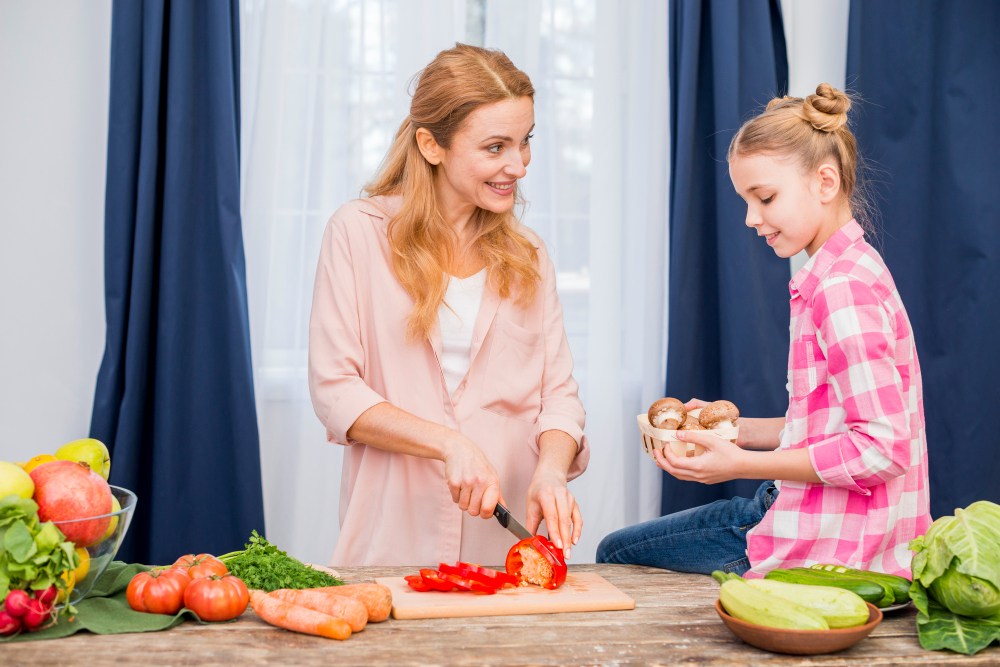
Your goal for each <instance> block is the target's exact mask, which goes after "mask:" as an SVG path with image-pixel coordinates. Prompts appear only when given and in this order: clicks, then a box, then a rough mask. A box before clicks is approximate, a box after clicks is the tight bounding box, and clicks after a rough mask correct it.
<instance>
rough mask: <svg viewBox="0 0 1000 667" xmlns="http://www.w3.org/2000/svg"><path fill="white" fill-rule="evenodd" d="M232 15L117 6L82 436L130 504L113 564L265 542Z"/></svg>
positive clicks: (192, 2)
mask: <svg viewBox="0 0 1000 667" xmlns="http://www.w3.org/2000/svg"><path fill="white" fill-rule="evenodd" d="M239 79H240V77H239V2H238V0H228V1H225V0H212V1H211V2H203V1H202V0H116V1H115V3H114V5H113V9H112V31H111V100H110V119H109V132H108V166H107V169H108V177H107V191H106V202H105V299H106V312H107V345H106V349H105V352H104V360H103V362H102V364H101V369H100V372H99V375H98V378H97V388H96V392H95V394H96V395H95V399H94V411H93V417H92V421H91V436H92V437H95V438H98V439H100V440H102V441H104V442H105V443H107V444H108V446H109V448H110V450H111V479H110V482H111V483H112V484H117V485H120V486H124V487H126V488H128V489H131V490H133V491H135V492H136V494H137V495H138V498H139V501H138V506H137V509H136V512H135V516H134V517H133V520H132V524H131V527H130V528H129V534H128V536H127V537H126V542H125V544H123V546H122V549H121V550H120V551H119V558H121V559H123V560H126V561H139V562H144V563H159V564H162V563H171V562H173V560H174V559H175V558H176V557H177V556H179V555H181V554H183V553H189V552H209V553H217V554H221V553H224V552H226V551H229V550H232V549H236V548H240V547H241V546H242V544H243V543H244V541H245V540H246V538H247V537H248V536H249V534H250V531H251V530H252V529H254V528H256V529H258V530H261V529H263V527H264V514H263V502H262V494H261V480H260V456H259V446H258V438H257V418H256V413H255V409H254V395H253V384H252V380H251V364H250V335H249V322H248V316H247V294H246V271H245V266H244V256H243V238H242V231H241V228H240V206H239V194H240V187H239V165H240V160H239V121H240V119H239V110H240V102H239Z"/></svg>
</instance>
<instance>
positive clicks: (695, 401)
mask: <svg viewBox="0 0 1000 667" xmlns="http://www.w3.org/2000/svg"><path fill="white" fill-rule="evenodd" d="M706 405H708V401H703V400H701V399H700V398H692V399H691V400H689V401H688V402H687V403H685V404H684V409H685V410H700V409H701V408H703V407H705V406H706Z"/></svg>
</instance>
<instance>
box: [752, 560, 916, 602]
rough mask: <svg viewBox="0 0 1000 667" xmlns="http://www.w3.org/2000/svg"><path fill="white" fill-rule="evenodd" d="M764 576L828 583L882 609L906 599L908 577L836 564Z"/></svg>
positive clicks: (808, 584)
mask: <svg viewBox="0 0 1000 667" xmlns="http://www.w3.org/2000/svg"><path fill="white" fill-rule="evenodd" d="M764 578H765V579H768V580H772V581H783V582H785V583H789V584H804V585H806V586H831V587H833V588H842V589H844V590H847V591H851V592H852V593H855V594H856V595H858V596H859V597H860V598H861V599H862V600H864V601H865V602H871V603H872V604H873V605H875V606H876V607H878V608H879V609H885V608H886V607H891V606H893V605H898V604H906V603H907V602H909V601H910V594H909V589H910V580H909V579H907V578H906V577H899V576H896V575H894V574H885V573H884V572H869V571H868V570H852V569H850V568H847V567H842V566H840V565H823V564H817V565H813V566H812V567H808V568H806V567H793V568H792V569H790V570H780V569H779V570H771V571H770V572H768V573H767V574H766V575H765V577H764Z"/></svg>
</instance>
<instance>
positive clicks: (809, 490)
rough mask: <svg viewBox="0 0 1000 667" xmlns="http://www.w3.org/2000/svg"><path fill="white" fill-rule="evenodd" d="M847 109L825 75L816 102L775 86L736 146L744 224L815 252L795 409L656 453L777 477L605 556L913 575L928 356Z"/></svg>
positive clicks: (797, 289)
mask: <svg viewBox="0 0 1000 667" xmlns="http://www.w3.org/2000/svg"><path fill="white" fill-rule="evenodd" d="M850 106H851V101H850V99H849V98H848V97H847V95H845V94H844V93H842V92H840V91H838V90H836V89H834V88H832V87H831V86H830V85H828V84H821V85H820V86H819V87H818V88H817V89H816V94H815V95H810V96H809V97H807V98H805V99H804V100H803V99H800V98H788V97H784V98H777V99H774V100H772V101H771V103H770V104H768V105H767V110H766V111H765V112H764V113H762V114H760V115H759V116H757V117H755V118H753V119H751V120H750V121H748V122H747V123H746V124H744V125H743V126H742V127H741V128H740V130H739V132H737V133H736V136H735V137H734V138H733V141H732V144H731V145H730V147H729V154H728V156H727V159H728V161H729V174H730V177H731V178H732V181H733V185H734V187H735V188H736V191H737V192H738V193H739V194H740V196H741V197H743V199H745V200H746V202H747V219H746V224H747V226H748V227H750V228H751V229H754V230H755V231H756V232H757V235H758V236H762V237H764V240H765V241H766V242H767V244H768V245H769V246H771V247H772V248H774V251H775V253H776V254H777V255H778V256H779V257H784V258H787V257H791V256H793V255H795V254H796V253H798V252H799V251H801V250H805V251H806V252H807V253H808V255H809V261H808V262H806V264H805V266H803V267H802V269H800V270H799V271H798V273H796V274H795V276H794V277H793V278H792V281H791V284H790V291H791V348H790V351H789V355H788V382H789V383H788V389H789V404H788V411H787V412H786V414H785V417H784V419H747V418H740V422H739V423H740V436H739V439H738V440H737V443H736V445H734V444H732V443H730V442H729V441H727V440H722V439H721V438H718V437H716V436H713V435H709V434H704V433H698V432H695V431H681V432H678V437H680V438H682V439H684V440H688V441H690V442H694V443H697V444H700V445H702V446H704V447H705V449H706V452H705V453H704V454H703V455H702V456H698V457H694V458H679V457H677V456H675V455H673V453H672V452H671V451H670V449H669V448H664V449H663V451H662V453H661V452H657V455H656V456H657V463H658V465H659V466H660V467H661V468H663V469H664V470H666V471H667V472H669V473H670V474H671V475H673V476H674V477H676V478H678V479H683V480H693V481H697V482H702V483H704V484H715V483H718V482H723V481H726V480H730V479H736V478H746V479H770V478H775V479H777V480H780V481H774V482H772V481H767V482H764V484H762V485H761V487H760V489H759V490H758V491H757V494H756V496H755V497H754V498H753V499H746V498H734V499H732V500H728V501H727V500H719V501H716V502H714V503H711V504H709V505H705V506H703V507H696V508H693V509H689V510H685V511H683V512H677V513H675V514H671V515H669V516H664V517H661V518H659V519H655V520H653V521H649V522H646V523H643V524H640V525H637V526H632V527H630V528H625V529H623V530H620V531H617V532H615V533H612V534H611V535H608V536H607V537H605V538H604V540H603V541H602V542H601V545H600V547H598V561H599V562H603V563H637V564H642V565H652V566H656V567H662V568H669V569H673V570H680V571H686V572H701V573H709V572H711V571H712V570H716V569H720V570H725V571H727V572H736V573H738V574H744V573H745V574H746V575H747V576H748V577H761V576H763V575H764V574H766V573H767V572H769V571H770V570H773V569H775V568H789V567H796V566H804V565H811V564H813V563H836V564H842V565H847V566H850V567H859V568H863V569H869V570H875V571H880V572H888V573H892V574H900V575H905V576H909V574H910V558H911V552H910V550H909V547H908V544H909V542H910V540H911V539H913V538H915V537H917V536H918V535H922V534H923V533H924V532H925V531H926V529H927V527H928V526H929V525H930V522H931V518H930V513H929V496H928V481H927V448H926V441H925V434H924V411H923V392H922V389H921V380H920V366H919V364H918V362H917V351H916V348H915V347H914V341H913V332H912V330H911V328H910V322H909V318H908V317H907V315H906V310H905V309H904V308H903V303H902V301H901V300H900V297H899V293H898V292H897V291H896V286H895V284H894V283H893V280H892V276H891V275H890V274H889V270H888V269H887V268H886V266H885V263H884V262H883V261H882V258H881V256H879V254H878V252H876V251H875V249H874V248H872V247H871V246H870V245H869V244H868V243H867V242H866V241H865V239H864V232H863V230H862V228H861V226H860V225H859V224H858V222H857V220H856V219H855V218H856V217H860V216H861V215H862V214H863V209H864V204H863V202H861V201H860V196H859V195H858V190H857V188H856V170H857V148H856V143H855V139H854V135H853V134H851V131H850V130H849V129H848V127H847V111H848V109H849V108H850ZM701 405H704V403H703V402H702V401H698V400H692V401H690V402H689V403H688V404H687V407H688V408H689V409H691V408H695V407H700V406H701ZM749 450H766V451H764V452H760V451H749ZM779 491H780V493H779Z"/></svg>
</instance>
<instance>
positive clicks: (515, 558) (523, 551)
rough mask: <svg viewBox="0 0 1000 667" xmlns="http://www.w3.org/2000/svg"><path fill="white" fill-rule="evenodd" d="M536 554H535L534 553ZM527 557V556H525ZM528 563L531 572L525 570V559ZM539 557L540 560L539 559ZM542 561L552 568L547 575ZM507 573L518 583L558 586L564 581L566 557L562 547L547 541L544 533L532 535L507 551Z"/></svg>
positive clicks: (543, 586)
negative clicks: (550, 572)
mask: <svg viewBox="0 0 1000 667" xmlns="http://www.w3.org/2000/svg"><path fill="white" fill-rule="evenodd" d="M536 553H537V554H538V556H535V555H534V554H536ZM526 557H527V558H526ZM526 559H527V560H529V561H533V562H531V563H530V565H531V568H530V569H531V572H525V571H524V570H525V567H524V566H525V560H526ZM539 559H540V560H539ZM543 563H547V564H548V566H549V567H551V569H552V574H551V575H549V574H548V573H547V572H546V571H545V570H546V569H547V568H545V567H544V565H543ZM506 570H507V574H509V575H512V576H513V577H515V578H516V579H517V581H518V584H522V583H528V584H534V585H535V586H541V587H542V588H549V589H553V588H559V587H560V586H561V585H562V583H563V582H564V581H566V559H565V558H563V552H562V549H560V548H558V547H557V546H556V545H554V544H552V543H551V542H549V540H548V538H546V537H545V536H544V535H534V536H532V537H529V538H526V539H523V540H521V541H520V542H518V543H517V544H515V545H514V546H512V547H511V548H510V551H508V552H507V564H506Z"/></svg>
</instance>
